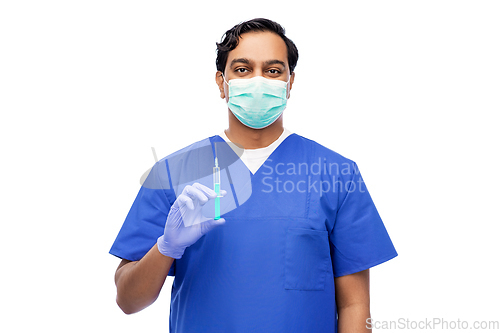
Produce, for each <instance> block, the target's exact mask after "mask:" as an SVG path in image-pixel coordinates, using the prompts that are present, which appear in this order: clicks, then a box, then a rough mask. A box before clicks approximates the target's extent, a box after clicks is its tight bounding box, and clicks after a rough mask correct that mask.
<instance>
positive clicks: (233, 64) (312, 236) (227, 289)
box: [110, 19, 397, 332]
mask: <svg viewBox="0 0 500 333" xmlns="http://www.w3.org/2000/svg"><path fill="white" fill-rule="evenodd" d="M217 47H218V55H217V62H216V64H217V73H216V83H217V85H218V87H219V90H220V96H221V98H223V99H225V100H226V102H227V104H228V117H229V127H228V129H226V130H225V131H224V132H223V133H220V135H216V136H213V137H210V138H208V139H206V140H202V141H200V142H197V143H195V144H193V145H191V146H189V147H186V148H185V149H183V150H181V151H179V152H176V153H174V154H172V155H169V156H167V157H166V158H165V159H163V160H161V161H159V162H158V163H156V164H155V166H154V167H153V168H152V170H151V172H150V174H149V176H148V179H147V180H146V182H145V183H144V184H143V186H142V187H141V190H140V191H139V194H138V196H137V198H136V200H135V202H134V204H133V206H132V208H131V210H130V212H129V214H128V216H127V219H126V221H125V223H124V225H123V227H122V229H121V231H120V233H119V235H118V237H117V239H116V241H115V243H114V244H113V247H112V249H111V251H110V253H112V254H113V255H116V256H118V257H120V258H122V262H121V263H120V265H119V267H118V269H117V271H116V276H115V281H116V285H117V303H118V305H119V306H120V308H121V309H122V310H123V311H124V312H125V313H127V314H129V313H134V312H137V311H140V310H142V309H144V308H145V307H147V306H149V305H150V304H152V303H153V302H154V301H155V300H156V298H157V297H158V295H159V292H160V290H161V288H162V286H163V284H164V281H165V279H166V277H167V274H170V275H175V279H174V283H173V286H172V298H171V307H170V331H171V332H337V330H338V332H366V331H369V330H368V329H367V328H366V320H367V318H369V317H370V305H369V270H368V269H369V268H370V267H373V266H375V265H378V264H380V263H382V262H384V261H387V260H389V259H391V258H394V257H395V256H397V253H396V251H395V249H394V247H393V245H392V242H391V240H390V238H389V236H388V234H387V232H386V230H385V227H384V225H383V223H382V221H381V219H380V217H379V215H378V213H377V210H376V208H375V206H374V204H373V202H372V200H371V198H370V195H369V193H368V191H367V190H366V187H365V186H364V183H363V180H362V178H361V175H360V174H359V170H358V169H357V166H356V164H355V163H354V162H352V161H351V160H349V159H347V158H345V157H342V156H340V155H339V154H337V153H335V152H333V151H332V150H330V149H327V148H325V147H323V146H321V145H319V144H317V143H315V142H314V141H311V140H308V139H306V138H304V137H301V136H299V135H297V134H294V133H291V132H290V131H288V130H287V129H285V128H284V127H283V110H284V108H285V106H286V102H287V99H288V98H289V96H290V90H291V88H292V85H293V82H294V79H295V73H294V68H295V65H296V63H297V59H298V51H297V48H296V46H295V45H294V44H293V42H292V41H291V40H290V39H288V38H287V37H286V36H285V35H284V30H283V28H282V27H281V26H280V25H278V24H277V23H275V22H272V21H270V20H266V19H254V20H250V21H247V22H243V23H241V24H238V25H236V26H235V27H233V28H232V29H230V30H228V31H227V32H226V34H225V36H224V38H223V41H222V42H221V43H218V44H217ZM233 143H234V144H233ZM235 144H237V145H235ZM238 147H240V148H238ZM215 161H218V163H220V168H221V169H222V170H223V171H221V175H222V176H221V188H223V190H221V191H220V193H216V192H215V191H214V190H212V189H211V188H212V185H213V184H212V174H211V171H212V169H213V167H214V162H215ZM216 197H219V199H220V208H221V212H222V215H221V217H222V218H220V219H219V218H217V216H215V215H216V214H215V215H214V211H213V210H212V209H215V208H214V202H215V199H216Z"/></svg>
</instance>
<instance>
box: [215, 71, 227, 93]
mask: <svg viewBox="0 0 500 333" xmlns="http://www.w3.org/2000/svg"><path fill="white" fill-rule="evenodd" d="M215 83H217V86H219V91H220V98H226V95H225V94H224V77H223V76H222V72H221V71H217V72H216V73H215Z"/></svg>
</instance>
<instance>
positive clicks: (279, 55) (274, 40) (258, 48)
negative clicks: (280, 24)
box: [226, 31, 288, 67]
mask: <svg viewBox="0 0 500 333" xmlns="http://www.w3.org/2000/svg"><path fill="white" fill-rule="evenodd" d="M236 58H247V59H249V60H252V61H254V62H256V63H260V62H265V61H268V60H281V61H283V62H284V63H285V64H286V65H287V67H288V52H287V48H286V44H285V41H283V39H281V37H280V36H279V35H277V34H275V33H273V32H269V31H257V32H254V31H252V32H247V33H244V34H242V35H241V36H240V39H239V41H238V46H236V48H235V49H234V50H232V51H230V52H229V54H228V59H227V63H226V66H229V64H231V61H232V60H233V59H236Z"/></svg>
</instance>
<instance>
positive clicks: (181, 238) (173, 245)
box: [157, 183, 226, 259]
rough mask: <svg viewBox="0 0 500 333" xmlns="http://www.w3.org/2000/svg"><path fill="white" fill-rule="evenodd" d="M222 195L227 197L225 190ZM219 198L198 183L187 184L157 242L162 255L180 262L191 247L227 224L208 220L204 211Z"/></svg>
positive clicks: (222, 220) (172, 208)
mask: <svg viewBox="0 0 500 333" xmlns="http://www.w3.org/2000/svg"><path fill="white" fill-rule="evenodd" d="M220 195H221V196H224V195H226V191H224V190H221V191H220ZM216 196H217V194H216V193H215V191H214V190H212V189H210V188H208V187H206V186H204V185H202V184H199V183H194V184H193V185H188V186H186V187H185V188H184V190H182V193H181V194H180V195H179V196H178V197H177V199H176V200H175V202H174V204H173V205H172V207H171V208H170V212H169V213H168V216H167V222H166V223H165V230H164V233H163V236H160V237H159V238H158V241H157V244H158V250H159V251H160V253H161V254H163V255H165V256H169V257H171V258H174V259H180V258H181V257H182V255H183V254H184V250H185V249H186V248H187V247H188V246H191V245H193V244H194V243H196V241H197V240H198V239H200V238H201V236H203V235H205V234H206V233H207V232H209V231H210V230H212V229H213V228H215V227H216V226H218V225H221V224H224V222H226V220H224V219H223V218H220V219H218V220H214V219H209V218H206V217H204V216H203V214H202V212H201V210H202V207H203V205H205V204H206V203H207V202H208V201H209V200H210V199H214V198H215V197H216Z"/></svg>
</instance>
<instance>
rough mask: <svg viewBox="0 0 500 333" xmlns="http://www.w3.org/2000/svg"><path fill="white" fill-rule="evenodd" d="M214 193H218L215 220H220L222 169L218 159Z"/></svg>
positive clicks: (216, 161) (215, 168)
mask: <svg viewBox="0 0 500 333" xmlns="http://www.w3.org/2000/svg"><path fill="white" fill-rule="evenodd" d="M214 191H215V193H217V197H216V198H215V218H214V219H215V220H218V219H220V197H221V195H220V168H219V161H218V160H217V157H216V158H215V167H214Z"/></svg>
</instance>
